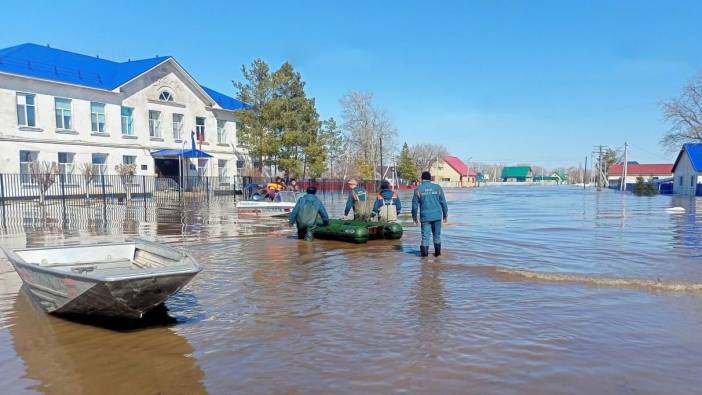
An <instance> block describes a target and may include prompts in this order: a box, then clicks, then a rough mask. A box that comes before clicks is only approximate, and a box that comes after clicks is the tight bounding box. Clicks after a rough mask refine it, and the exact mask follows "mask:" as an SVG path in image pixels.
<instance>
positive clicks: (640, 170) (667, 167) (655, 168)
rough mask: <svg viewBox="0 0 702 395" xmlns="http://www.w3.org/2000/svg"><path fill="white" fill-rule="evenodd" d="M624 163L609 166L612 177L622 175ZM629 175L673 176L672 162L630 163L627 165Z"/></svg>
mask: <svg viewBox="0 0 702 395" xmlns="http://www.w3.org/2000/svg"><path fill="white" fill-rule="evenodd" d="M623 172H624V165H622V164H620V163H617V164H614V165H612V166H610V167H609V172H608V175H609V176H610V177H621V176H622V173H623ZM626 175H627V177H671V176H672V175H673V164H672V163H650V164H643V163H629V164H627V166H626Z"/></svg>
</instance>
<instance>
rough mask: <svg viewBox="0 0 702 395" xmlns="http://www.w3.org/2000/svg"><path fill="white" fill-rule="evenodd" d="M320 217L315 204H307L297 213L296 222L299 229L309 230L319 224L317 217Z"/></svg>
mask: <svg viewBox="0 0 702 395" xmlns="http://www.w3.org/2000/svg"><path fill="white" fill-rule="evenodd" d="M318 216H319V211H318V210H317V207H315V206H314V203H313V202H305V203H304V204H303V205H302V207H300V211H299V212H298V213H297V218H295V222H296V223H297V227H298V228H301V227H303V228H308V227H310V226H313V225H315V224H317V217H318Z"/></svg>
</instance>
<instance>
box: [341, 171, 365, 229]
mask: <svg viewBox="0 0 702 395" xmlns="http://www.w3.org/2000/svg"><path fill="white" fill-rule="evenodd" d="M348 185H349V188H350V189H351V190H350V191H349V198H348V199H346V208H345V209H344V216H347V215H349V211H351V209H352V208H353V219H355V220H360V221H368V220H370V214H371V213H370V207H369V206H368V203H369V201H368V194H367V193H366V191H365V189H363V187H360V186H358V182H356V180H354V179H351V180H349V182H348Z"/></svg>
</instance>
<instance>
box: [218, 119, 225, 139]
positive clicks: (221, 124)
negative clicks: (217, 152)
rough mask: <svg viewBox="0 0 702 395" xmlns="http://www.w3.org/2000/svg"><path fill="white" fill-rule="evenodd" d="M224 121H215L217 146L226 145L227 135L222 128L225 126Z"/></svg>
mask: <svg viewBox="0 0 702 395" xmlns="http://www.w3.org/2000/svg"><path fill="white" fill-rule="evenodd" d="M226 124H227V123H226V122H225V121H221V120H217V143H218V144H227V134H226V129H225V128H224V127H225V126H226Z"/></svg>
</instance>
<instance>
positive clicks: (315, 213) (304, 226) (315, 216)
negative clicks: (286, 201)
mask: <svg viewBox="0 0 702 395" xmlns="http://www.w3.org/2000/svg"><path fill="white" fill-rule="evenodd" d="M316 194H317V188H315V187H309V188H307V194H306V195H305V196H303V197H301V198H300V199H299V200H298V201H297V204H295V208H293V211H292V213H290V218H288V223H289V224H290V226H293V224H297V238H298V239H305V240H307V241H311V240H312V239H313V238H314V237H313V234H312V231H314V228H316V227H317V224H318V222H319V220H320V219H321V222H322V224H323V225H325V226H326V225H329V215H328V214H327V210H326V209H325V208H324V205H323V204H322V202H321V201H320V200H319V199H318V198H317V196H316Z"/></svg>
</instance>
